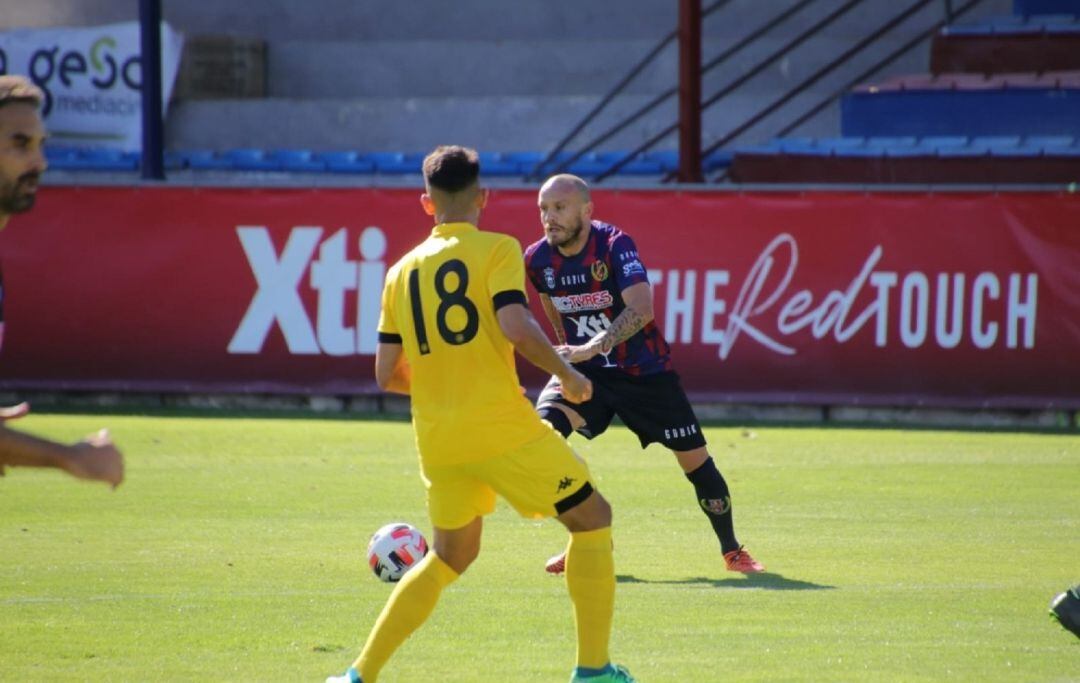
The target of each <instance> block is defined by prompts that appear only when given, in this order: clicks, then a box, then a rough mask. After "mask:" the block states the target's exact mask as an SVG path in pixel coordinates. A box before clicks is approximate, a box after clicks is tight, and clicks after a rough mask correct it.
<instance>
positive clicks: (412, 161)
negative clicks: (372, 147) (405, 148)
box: [366, 152, 426, 175]
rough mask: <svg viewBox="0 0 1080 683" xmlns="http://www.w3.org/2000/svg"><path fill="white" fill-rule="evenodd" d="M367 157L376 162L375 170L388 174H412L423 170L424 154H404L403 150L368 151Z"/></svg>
mask: <svg viewBox="0 0 1080 683" xmlns="http://www.w3.org/2000/svg"><path fill="white" fill-rule="evenodd" d="M366 156H367V158H368V159H370V160H371V161H372V162H374V164H375V170H376V171H377V172H379V173H385V174H386V175H410V174H413V173H415V174H417V175H419V174H420V172H421V166H422V165H423V163H424V157H425V156H426V155H424V154H419V153H417V154H402V153H401V152H368V153H367V155H366Z"/></svg>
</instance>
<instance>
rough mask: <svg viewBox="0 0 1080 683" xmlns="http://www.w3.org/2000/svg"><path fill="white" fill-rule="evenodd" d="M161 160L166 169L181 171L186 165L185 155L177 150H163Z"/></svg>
mask: <svg viewBox="0 0 1080 683" xmlns="http://www.w3.org/2000/svg"><path fill="white" fill-rule="evenodd" d="M162 161H163V162H164V164H165V170H166V171H182V170H184V169H186V168H187V167H188V159H187V155H186V154H184V153H183V152H180V151H177V150H170V149H167V150H165V152H164V153H163V155H162Z"/></svg>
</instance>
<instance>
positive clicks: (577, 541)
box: [364, 527, 615, 681]
mask: <svg viewBox="0 0 1080 683" xmlns="http://www.w3.org/2000/svg"><path fill="white" fill-rule="evenodd" d="M566 587H567V588H568V589H569V591H570V600H572V601H573V603H574V621H575V622H576V623H577V638H578V649H577V665H578V666H581V667H588V668H591V669H599V668H601V667H603V666H605V665H607V663H608V661H609V659H608V641H609V640H610V638H611V619H612V614H613V613H614V611H615V561H614V560H613V558H612V555H611V527H605V528H603V529H596V530H595V531H579V532H576V533H572V534H570V545H569V547H568V548H567V550H566ZM364 680H365V681H366V680H367V679H364Z"/></svg>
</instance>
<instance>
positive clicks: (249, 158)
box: [222, 148, 282, 171]
mask: <svg viewBox="0 0 1080 683" xmlns="http://www.w3.org/2000/svg"><path fill="white" fill-rule="evenodd" d="M222 156H224V157H225V158H226V159H228V160H229V161H231V162H232V167H233V168H234V169H235V170H237V171H280V170H282V167H281V162H280V161H277V160H276V159H273V158H271V157H269V156H267V155H266V152H264V151H263V150H261V149H251V148H241V149H230V150H228V151H226V152H225V154H224V155H222Z"/></svg>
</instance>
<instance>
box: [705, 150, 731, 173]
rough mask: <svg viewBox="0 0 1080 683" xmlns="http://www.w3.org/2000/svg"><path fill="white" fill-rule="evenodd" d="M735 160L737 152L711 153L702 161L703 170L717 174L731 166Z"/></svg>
mask: <svg viewBox="0 0 1080 683" xmlns="http://www.w3.org/2000/svg"><path fill="white" fill-rule="evenodd" d="M734 160H735V152H734V151H732V150H730V149H718V150H714V151H713V152H710V153H709V154H708V155H706V157H705V158H704V159H702V160H701V167H702V170H703V171H705V172H706V173H715V172H716V171H719V170H721V169H724V168H728V167H730V166H731V162H732V161H734Z"/></svg>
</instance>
